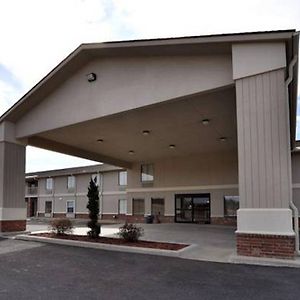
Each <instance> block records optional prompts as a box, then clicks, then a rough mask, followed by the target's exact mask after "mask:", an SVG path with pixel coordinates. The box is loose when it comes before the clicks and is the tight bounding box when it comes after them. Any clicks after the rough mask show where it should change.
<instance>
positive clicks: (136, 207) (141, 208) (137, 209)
mask: <svg viewBox="0 0 300 300" xmlns="http://www.w3.org/2000/svg"><path fill="white" fill-rule="evenodd" d="M132 213H133V215H144V214H145V202H144V199H132Z"/></svg>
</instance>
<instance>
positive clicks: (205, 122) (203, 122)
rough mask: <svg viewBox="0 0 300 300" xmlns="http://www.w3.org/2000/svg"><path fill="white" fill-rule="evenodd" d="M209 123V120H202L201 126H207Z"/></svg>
mask: <svg viewBox="0 0 300 300" xmlns="http://www.w3.org/2000/svg"><path fill="white" fill-rule="evenodd" d="M209 122H210V120H209V119H203V120H202V124H203V125H204V126H207V125H209Z"/></svg>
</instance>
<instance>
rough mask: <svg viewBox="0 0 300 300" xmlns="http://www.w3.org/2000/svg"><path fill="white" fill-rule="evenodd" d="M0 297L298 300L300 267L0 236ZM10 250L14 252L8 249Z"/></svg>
mask: <svg viewBox="0 0 300 300" xmlns="http://www.w3.org/2000/svg"><path fill="white" fill-rule="evenodd" d="M0 249H6V251H2V252H0V299H264V300H266V299H298V298H299V294H300V270H299V269H293V268H273V267H259V266H247V265H233V264H222V263H209V262H201V261H193V260H183V259H177V258H170V257H160V256H151V255H141V254H130V253H120V252H110V251H102V250H94V249H83V248H72V247H65V246H55V245H43V244H39V243H33V242H23V241H17V240H5V239H4V240H3V239H1V240H0ZM10 249H11V250H12V251H10Z"/></svg>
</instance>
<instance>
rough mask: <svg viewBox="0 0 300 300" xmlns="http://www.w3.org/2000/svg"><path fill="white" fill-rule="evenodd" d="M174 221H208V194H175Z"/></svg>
mask: <svg viewBox="0 0 300 300" xmlns="http://www.w3.org/2000/svg"><path fill="white" fill-rule="evenodd" d="M175 222H178V223H202V224H209V223H210V194H176V195H175Z"/></svg>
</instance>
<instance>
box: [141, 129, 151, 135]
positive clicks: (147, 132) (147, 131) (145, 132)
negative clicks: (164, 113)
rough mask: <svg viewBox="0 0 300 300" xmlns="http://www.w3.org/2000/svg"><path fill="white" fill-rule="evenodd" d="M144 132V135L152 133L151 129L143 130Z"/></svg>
mask: <svg viewBox="0 0 300 300" xmlns="http://www.w3.org/2000/svg"><path fill="white" fill-rule="evenodd" d="M142 134H143V135H144V136H147V135H149V134H150V130H143V131H142Z"/></svg>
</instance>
